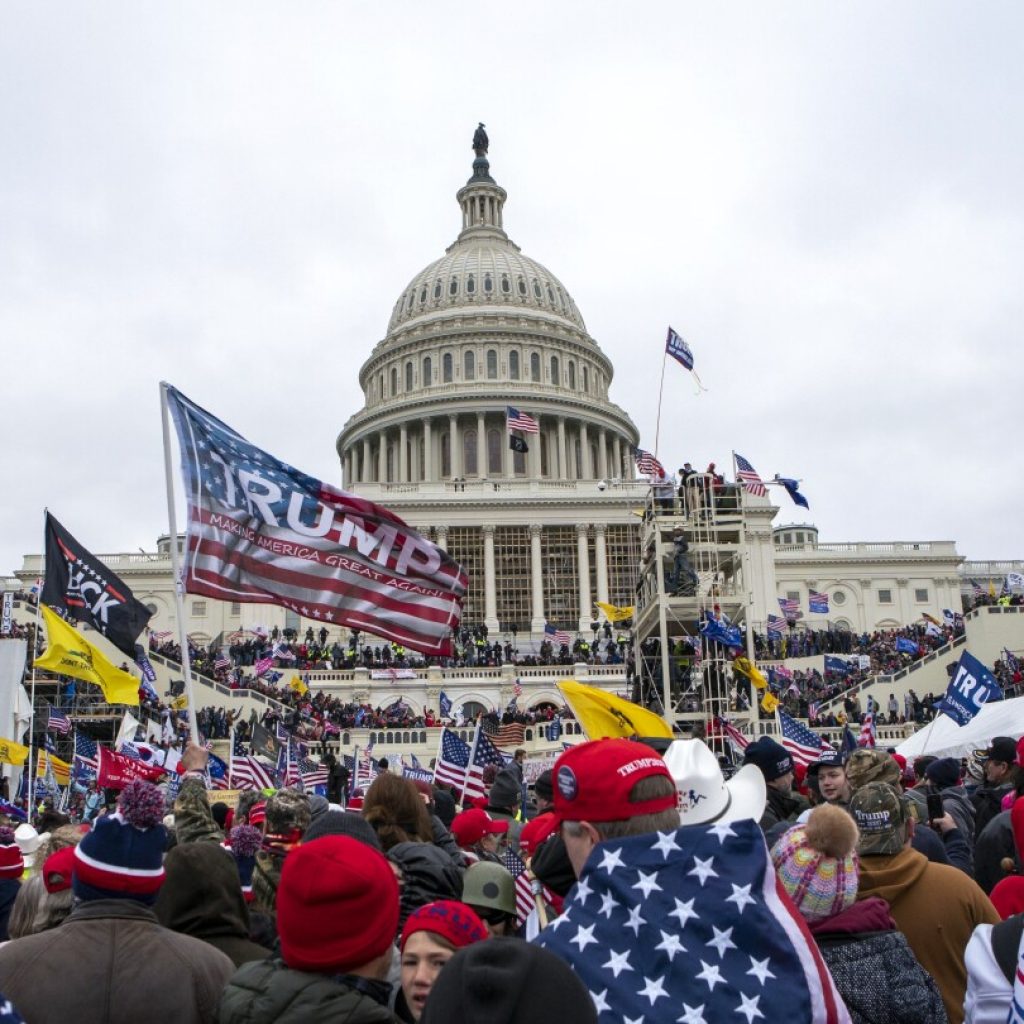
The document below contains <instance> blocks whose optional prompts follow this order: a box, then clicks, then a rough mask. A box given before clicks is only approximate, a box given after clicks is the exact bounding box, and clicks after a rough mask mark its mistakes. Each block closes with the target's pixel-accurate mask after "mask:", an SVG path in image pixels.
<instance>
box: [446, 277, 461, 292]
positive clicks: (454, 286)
mask: <svg viewBox="0 0 1024 1024" xmlns="http://www.w3.org/2000/svg"><path fill="white" fill-rule="evenodd" d="M448 294H449V295H458V294H459V279H458V278H457V277H453V278H452V279H451V281H449V282H448Z"/></svg>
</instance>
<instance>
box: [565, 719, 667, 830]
mask: <svg viewBox="0 0 1024 1024" xmlns="http://www.w3.org/2000/svg"><path fill="white" fill-rule="evenodd" d="M659 775H660V776H662V777H663V778H664V779H666V780H667V781H668V782H669V783H670V784H671V791H670V792H669V793H668V794H667V795H666V796H659V797H656V798H655V799H653V800H643V801H641V802H640V803H631V802H630V799H629V794H630V791H631V790H632V789H633V787H634V786H635V785H636V784H637V783H638V782H639V781H640V780H641V779H649V778H651V777H653V776H659ZM554 797H555V807H554V814H555V817H556V818H557V819H558V820H559V821H625V820H626V819H627V818H635V817H637V815H640V814H657V813H658V812H659V811H667V810H668V809H669V808H670V807H675V806H676V784H675V781H674V780H673V778H672V775H671V774H670V772H669V770H668V765H666V764H665V761H664V759H663V758H662V757H661V756H660V755H659V754H658V752H657V751H656V750H654V749H653V748H652V747H649V746H647V744H646V743H634V742H633V741H632V740H623V739H604V740H591V741H590V742H589V743H578V744H577V745H576V746H574V747H572V748H571V749H570V750H567V751H565V753H564V754H562V756H561V757H559V759H558V760H557V761H556V762H555V793H554Z"/></svg>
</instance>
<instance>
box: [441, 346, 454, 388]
mask: <svg viewBox="0 0 1024 1024" xmlns="http://www.w3.org/2000/svg"><path fill="white" fill-rule="evenodd" d="M441 370H442V376H443V377H444V382H445V384H451V382H452V354H451V352H445V354H444V358H443V359H442V360H441Z"/></svg>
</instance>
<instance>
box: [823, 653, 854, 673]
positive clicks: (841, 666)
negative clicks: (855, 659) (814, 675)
mask: <svg viewBox="0 0 1024 1024" xmlns="http://www.w3.org/2000/svg"><path fill="white" fill-rule="evenodd" d="M825 671H826V672H834V673H835V674H836V675H837V676H845V675H847V674H848V673H849V671H850V663H849V662H848V661H847V660H846V659H845V658H837V657H836V656H835V655H833V654H826V655H825Z"/></svg>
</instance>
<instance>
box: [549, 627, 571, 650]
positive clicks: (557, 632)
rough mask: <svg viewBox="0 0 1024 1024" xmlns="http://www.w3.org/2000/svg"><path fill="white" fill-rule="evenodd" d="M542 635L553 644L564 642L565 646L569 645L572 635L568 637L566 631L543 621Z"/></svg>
mask: <svg viewBox="0 0 1024 1024" xmlns="http://www.w3.org/2000/svg"><path fill="white" fill-rule="evenodd" d="M544 635H545V636H546V637H547V638H548V640H550V641H551V642H552V643H553V644H557V645H561V644H565V645H566V647H568V646H570V644H572V637H570V636H569V634H568V633H566V631H565V630H564V629H555V627H554V626H552V625H551V623H550V622H545V623H544Z"/></svg>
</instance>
